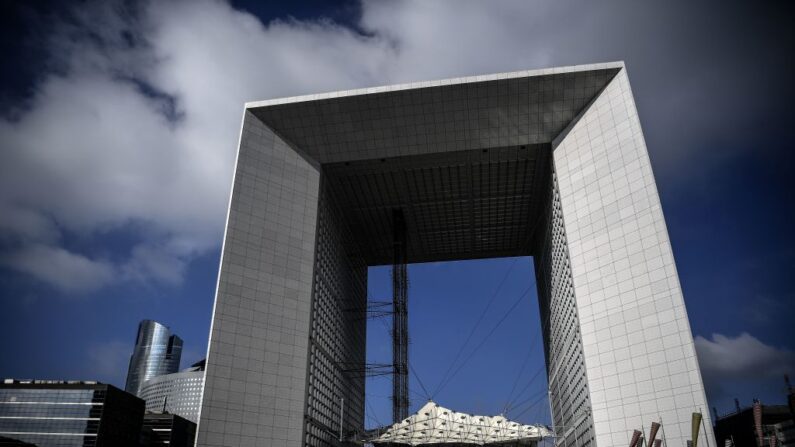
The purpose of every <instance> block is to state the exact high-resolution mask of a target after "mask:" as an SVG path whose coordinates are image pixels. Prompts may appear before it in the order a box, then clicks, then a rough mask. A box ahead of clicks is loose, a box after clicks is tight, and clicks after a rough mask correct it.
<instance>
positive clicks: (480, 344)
mask: <svg viewBox="0 0 795 447" xmlns="http://www.w3.org/2000/svg"><path fill="white" fill-rule="evenodd" d="M532 287H533V284H532V283H531V284H530V285H529V286H528V287H527V289H525V291H524V292H522V294H521V295H519V298H518V299H517V300H516V301H515V302H514V303H513V305H512V306H511V307H510V308H509V309H508V311H507V312H505V314H504V315H503V316H502V318H500V320H499V321H498V322H497V324H496V325H495V326H494V327H493V328H492V329H491V331H490V332H489V333H488V334H487V335H486V336H485V337H484V338H483V339H482V340H481V341H480V343H479V344H478V345H477V346H476V347H475V349H474V350H472V352H470V353H469V356H467V358H466V359H464V361H463V362H462V363H461V364H460V365H459V366H458V368H456V370H455V371H454V372H453V374H451V375H450V376H449V378H447V379H446V381H445V382H443V383H441V384H440V386H439V389H438V391H437V392H436V393H439V392H441V391H442V390H443V389H444V388H445V387H446V386H447V385H448V384H449V383H450V382H451V381H452V380H453V378H454V377H455V376H456V375H457V374H458V373H459V372H461V369H462V368H463V367H464V365H466V364H467V362H469V360H471V359H472V357H473V356H474V355H475V353H477V352H478V350H480V348H482V347H483V345H485V344H486V342H487V341H488V340H489V338H491V336H492V335H493V334H494V332H495V331H496V330H497V329H498V328H499V327H500V326H501V325H502V323H503V322H505V319H506V318H508V317H509V316H510V315H511V313H512V312H513V310H514V309H515V308H516V306H518V305H519V303H521V302H522V298H524V297H525V296H526V295H527V293H528V292H530V289H531V288H532ZM436 393H434V394H436Z"/></svg>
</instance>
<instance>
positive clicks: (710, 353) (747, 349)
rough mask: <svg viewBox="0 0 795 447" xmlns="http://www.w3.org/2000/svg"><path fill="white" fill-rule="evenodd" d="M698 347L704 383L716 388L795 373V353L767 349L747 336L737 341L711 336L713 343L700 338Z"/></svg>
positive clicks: (785, 350)
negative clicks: (731, 382)
mask: <svg viewBox="0 0 795 447" xmlns="http://www.w3.org/2000/svg"><path fill="white" fill-rule="evenodd" d="M695 344H696V352H697V353H698V361H699V364H700V366H701V372H702V374H703V375H704V380H705V381H707V382H712V385H713V386H715V385H717V384H718V382H721V381H726V380H738V379H739V380H743V379H756V380H760V379H766V378H781V377H782V376H783V375H784V374H787V373H789V374H792V373H793V372H795V352H793V351H790V350H788V349H784V348H776V347H774V346H770V345H767V344H765V343H763V342H762V341H760V340H759V339H757V338H756V337H754V336H752V335H750V334H748V333H747V332H743V333H742V334H740V335H738V336H736V337H734V338H732V337H729V336H726V335H722V334H712V339H711V340H710V339H706V338H704V337H702V336H700V335H699V336H697V337H696V338H695Z"/></svg>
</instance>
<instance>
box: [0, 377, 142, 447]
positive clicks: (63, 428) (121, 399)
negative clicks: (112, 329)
mask: <svg viewBox="0 0 795 447" xmlns="http://www.w3.org/2000/svg"><path fill="white" fill-rule="evenodd" d="M143 414H144V401H143V400H141V399H139V398H137V397H135V396H133V395H132V394H130V393H127V392H124V391H122V390H120V389H118V388H116V387H114V386H112V385H105V384H101V383H97V382H77V381H75V382H63V381H54V380H13V379H6V380H4V381H3V382H2V383H0V446H10V445H17V446H19V445H26V444H25V443H27V444H31V445H36V446H40V447H72V446H74V447H103V446H106V447H138V443H139V438H140V434H141V421H142V418H143Z"/></svg>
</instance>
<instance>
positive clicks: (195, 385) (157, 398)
mask: <svg viewBox="0 0 795 447" xmlns="http://www.w3.org/2000/svg"><path fill="white" fill-rule="evenodd" d="M203 387H204V360H202V361H200V362H197V363H194V364H193V365H192V366H191V367H190V368H188V369H185V370H184V371H180V372H178V373H173V374H164V375H162V376H155V377H152V378H151V379H149V380H147V381H146V382H144V383H143V386H142V387H141V391H140V393H139V394H138V395H139V396H140V397H141V398H142V399H144V400H145V401H146V411H147V412H150V413H171V414H176V415H179V416H182V417H183V418H185V419H187V420H189V421H191V422H194V423H196V422H198V420H199V408H200V407H201V397H202V389H203Z"/></svg>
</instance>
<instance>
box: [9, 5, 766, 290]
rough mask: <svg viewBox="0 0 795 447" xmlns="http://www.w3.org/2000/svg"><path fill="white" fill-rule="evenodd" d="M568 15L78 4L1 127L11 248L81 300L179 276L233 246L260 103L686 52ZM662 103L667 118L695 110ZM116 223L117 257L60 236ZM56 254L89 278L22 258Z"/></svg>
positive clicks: (471, 8) (638, 11) (602, 21)
mask: <svg viewBox="0 0 795 447" xmlns="http://www.w3.org/2000/svg"><path fill="white" fill-rule="evenodd" d="M571 7H572V5H571V4H569V3H567V2H524V1H504V2H499V3H492V2H475V1H455V2H441V1H440V2H425V1H394V2H380V1H378V2H376V1H364V2H363V3H362V15H361V17H360V18H359V21H358V23H357V25H358V26H359V27H360V28H361V29H362V30H364V33H361V32H358V31H355V30H353V29H351V28H348V27H345V26H342V25H339V24H336V23H333V22H330V21H327V20H316V21H296V20H277V21H272V22H270V23H262V22H261V21H260V20H259V19H258V18H256V17H255V16H253V15H251V14H249V13H246V12H242V11H239V10H235V9H234V8H232V7H231V6H230V5H229V4H228V3H226V2H223V1H213V0H204V1H192V2H187V1H174V2H154V1H153V2H151V3H147V4H144V6H140V7H137V6H125V5H123V4H122V3H121V2H119V3H116V2H89V3H88V4H81V5H80V6H79V7H78V8H77V9H75V11H73V14H74V17H72V18H71V20H67V21H64V22H63V23H61V24H59V25H57V26H55V27H53V31H52V33H53V34H52V36H51V39H50V40H49V50H50V54H51V58H52V60H51V61H50V62H51V63H50V64H48V66H49V67H53V69H52V70H51V72H50V73H49V74H45V75H44V76H43V77H42V79H41V80H40V82H38V83H37V84H36V86H35V89H34V94H33V96H32V97H31V98H29V100H28V101H27V102H26V103H25V104H24V107H21V108H19V109H18V110H15V111H14V112H13V114H12V116H11V117H6V118H4V119H0V142H2V143H0V144H1V145H2V147H0V213H2V216H1V217H0V241H6V242H7V244H6V245H8V246H10V247H11V250H12V251H17V252H18V253H17V255H15V256H6V258H7V259H11V260H19V261H26V262H25V263H23V264H20V265H16V264H14V267H15V268H17V269H19V270H23V271H26V272H28V273H30V274H32V275H34V276H35V277H38V278H40V279H43V280H45V281H46V282H48V283H50V284H52V285H54V286H57V287H59V288H61V289H63V290H64V291H66V292H73V291H76V290H80V289H82V290H88V289H91V288H96V287H101V286H102V285H105V284H108V283H109V281H110V280H109V279H107V276H109V275H108V274H107V273H97V271H100V272H105V271H118V272H120V274H119V275H116V276H115V277H114V278H118V279H120V280H141V281H150V280H155V281H158V282H165V283H168V284H176V283H179V281H180V280H181V278H182V276H183V273H184V271H185V269H186V267H187V265H188V263H189V262H190V260H191V259H192V258H193V257H194V256H196V255H197V254H201V253H204V252H206V251H207V250H211V249H216V248H217V247H218V246H219V244H220V238H221V230H222V226H223V218H224V212H225V209H226V204H227V200H228V196H229V188H230V184H231V176H232V171H233V166H232V164H233V161H234V153H235V149H236V148H235V145H236V143H237V134H238V131H239V126H240V119H241V116H242V109H243V104H244V102H246V101H252V100H257V99H267V98H273V97H280V96H287V95H295V94H302V93H313V92H320V91H329V90H337V89H345V88H352V87H363V86H371V85H378V84H389V83H394V82H405V81H411V80H421V79H430V78H443V77H450V76H459V75H470V74H479V73H487V72H496V71H507V70H515V69H524V68H537V67H543V66H550V65H565V64H573V63H588V62H598V61H605V60H616V59H624V58H627V57H630V56H631V55H633V54H634V55H635V56H636V59H637V60H638V61H648V62H650V63H649V64H648V67H649V70H650V71H651V72H652V73H653V76H659V77H664V76H665V73H664V70H663V69H664V67H666V65H664V64H661V63H660V62H659V59H660V58H661V57H662V55H663V54H668V55H669V56H670V55H671V54H674V55H677V57H678V54H679V53H678V52H672V51H668V52H667V53H665V51H667V50H669V48H657V47H655V46H654V45H658V43H657V42H663V43H665V45H668V44H667V43H666V42H668V40H666V39H656V40H655V36H657V35H658V34H660V33H662V32H669V31H670V28H669V25H668V24H666V23H665V22H664V21H661V20H658V15H657V14H656V13H655V11H654V10H653V9H652V8H649V7H644V8H640V7H636V6H633V4H632V3H627V2H623V3H610V4H609V6H603V5H602V4H601V3H600V4H599V6H598V7H596V6H592V5H578V6H577V8H579V9H581V11H580V13H579V14H570V13H569V12H570V11H569V9H570V8H571ZM451 11H454V12H455V13H454V14H451ZM617 11H620V12H621V14H622V15H623V17H622V16H619V15H617V14H616V12H617ZM667 14H668V15H669V16H670V17H675V14H671V13H670V12H669V13H667ZM663 15H665V14H663ZM626 17H631V18H632V19H633V20H635V21H638V22H639V23H646V25H648V27H647V28H646V29H645V30H644V31H646V32H645V33H643V35H644V36H649V39H651V41H650V42H652V43H649V41H647V42H646V43H648V44H649V45H646V46H643V45H640V44H636V43H634V42H635V41H636V39H637V37H633V38H631V39H629V38H627V37H628V36H630V35H633V36H635V35H636V34H637V33H633V28H631V27H629V26H624V25H625V24H626V23H635V22H633V21H629V22H627V21H626V20H625V19H626ZM659 17H662V16H659ZM625 22H626V23H625ZM617 23H620V24H621V26H617V25H616V24H617ZM633 26H635V25H633ZM637 26H640V25H637ZM595 36H598V38H595ZM621 45H624V47H621ZM622 48H623V50H622ZM732 54H734V53H732ZM734 61H735V59H734V56H732V58H731V62H732V64H731V67H732V72H735V71H736V70H737V67H736V64H735V63H734ZM644 66H645V65H643V64H641V63H638V64H636V65H635V66H630V69H633V68H635V67H644ZM661 70H662V72H661ZM669 71H675V72H676V73H680V72H681V71H676V70H675V68H670V69H669ZM695 71H697V70H694V69H692V67H691V69H690V70H688V71H687V72H688V73H690V72H695ZM693 76H694V77H695V76H696V75H695V74H694V75H693ZM633 79H634V78H633ZM663 79H667V78H663ZM660 85H661V87H660V88H658V89H657V91H654V92H651V93H650V94H649V96H656V97H657V98H658V99H662V98H667V97H670V96H671V95H670V93H671V90H672V87H671V83H670V82H668V83H660ZM677 87H679V86H677ZM702 90H703V89H700V90H699V92H701V91H702ZM738 91H742V90H741V89H738ZM755 94H757V95H758V92H757V93H755ZM704 103H707V102H706V101H705V102H704ZM676 107H679V104H677V105H676ZM664 112H665V113H661V115H662V118H661V120H662V122H666V121H665V120H669V121H670V119H671V118H670V117H679V116H681V115H682V114H679V113H668V112H667V111H665V110H664ZM693 114H694V115H697V116H709V115H711V114H709V113H701V112H700V111H698V110H695V109H694V110H693ZM651 121H655V120H651ZM721 125H722V126H723V127H724V128H732V127H733V126H731V125H728V124H727V123H725V122H721ZM665 134H666V135H670V134H671V133H670V132H666V133H665ZM669 146H670V148H676V151H674V150H673V149H671V150H666V151H665V152H664V154H674V153H677V154H680V155H681V154H682V153H687V147H686V146H683V145H681V144H670V145H669ZM665 156H666V157H668V158H672V159H675V158H676V157H675V156H673V155H665ZM118 229H124V230H126V231H127V232H128V233H131V234H133V236H134V237H135V238H137V242H136V243H134V244H133V246H132V247H131V248H129V249H128V250H127V253H115V254H114V255H115V256H114V260H115V261H114V264H113V265H107V263H104V262H97V261H92V260H91V258H93V257H96V256H97V254H96V253H94V252H92V251H91V249H85V250H86V252H84V253H68V252H66V251H65V250H64V249H63V248H59V246H58V245H59V241H60V240H62V239H63V238H64V234H63V233H66V234H71V235H77V236H79V237H82V238H84V239H86V240H92V239H91V238H93V237H96V236H97V235H101V234H103V232H107V231H112V230H118ZM8 241H11V242H8ZM31 244H35V245H34V247H38V248H35V249H32V248H31ZM44 246H46V247H49V248H48V249H49V250H51V251H56V252H58V250H60V251H59V253H60V254H61V255H60V258H61V260H62V261H63V260H65V259H75V260H79V261H76V266H73V267H70V268H71V270H67V271H70V272H71V273H72V274H73V275H75V277H78V276H81V275H83V278H82V279H73V280H66V279H64V276H66V275H63V274H56V273H55V272H54V271H53V267H52V265H51V263H50V264H48V263H43V264H38V263H36V262H32V259H33V258H32V257H31V256H22V255H21V253H29V252H31V250H33V251H34V252H35V250H38V252H37V253H40V252H41V251H42V250H43V248H42V247H44ZM7 255H8V253H7ZM125 257H126V259H125ZM86 266H97V268H95V269H92V268H88V267H86ZM99 266H104V267H101V268H100V267H99ZM78 283H79V284H83V287H82V288H81V287H76V286H75V284H78Z"/></svg>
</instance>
